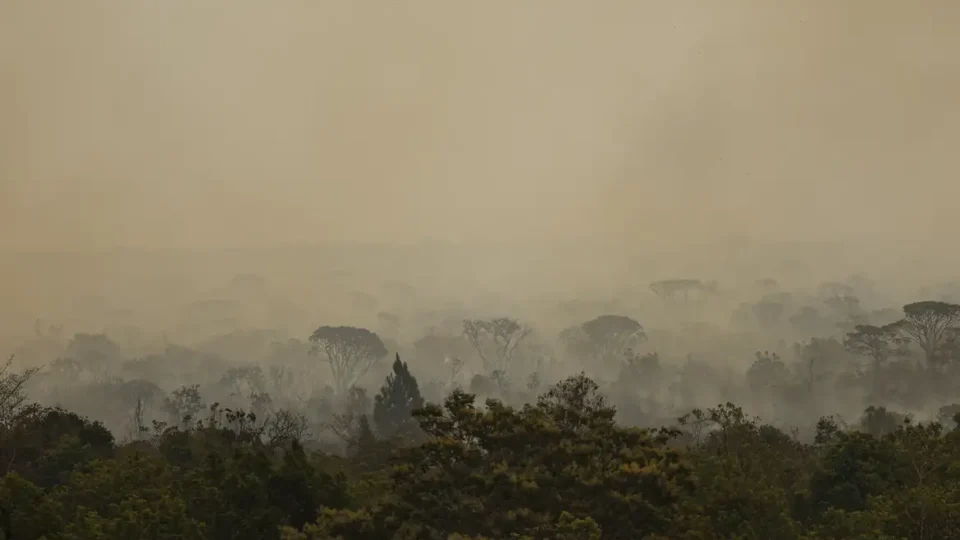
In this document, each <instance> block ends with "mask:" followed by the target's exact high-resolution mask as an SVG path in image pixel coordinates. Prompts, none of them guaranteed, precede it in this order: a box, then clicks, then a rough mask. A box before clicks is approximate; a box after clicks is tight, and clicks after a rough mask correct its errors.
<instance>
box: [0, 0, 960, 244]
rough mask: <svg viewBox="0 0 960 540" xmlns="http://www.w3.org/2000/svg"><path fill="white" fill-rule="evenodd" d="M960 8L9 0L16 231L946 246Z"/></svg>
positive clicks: (1, 191)
mask: <svg viewBox="0 0 960 540" xmlns="http://www.w3.org/2000/svg"><path fill="white" fill-rule="evenodd" d="M958 21H960V4H958V3H957V2H953V1H949V0H943V1H938V0H924V1H916V2H902V1H896V0H847V1H844V2H836V1H830V0H803V1H801V0H784V1H781V2H769V1H762V0H730V1H726V2H715V1H710V0H702V1H692V0H687V1H684V0H664V1H656V2H654V1H642V0H607V1H605V2H584V1H580V0H551V1H546V0H531V1H528V2H506V1H493V2H467V1H449V0H444V1H441V0H418V1H416V2H378V1H372V0H368V1H356V0H351V1H348V0H326V1H322V2H316V1H307V0H287V1H284V2H262V1H254V0H233V1H229V2H228V1H225V0H211V1H206V2H195V1H188V0H170V1H164V2H157V1H147V0H136V1H135V0H131V1H126V2H115V1H98V0H89V1H84V2H36V1H33V0H7V1H4V2H2V3H0V119H2V122H0V216H2V217H0V220H2V223H0V246H2V247H3V249H4V250H5V251H6V252H8V253H9V252H12V251H15V250H28V249H29V250H54V251H56V250H88V249H91V250H92V249H112V248H117V247H127V248H143V249H170V248H199V249H204V248H219V247H234V246H266V245H274V244H282V243H324V242H387V243H407V242H417V241H420V240H422V239H424V238H433V239H443V240H451V241H465V242H470V241H492V242H501V241H508V240H522V241H530V242H541V243H543V244H544V245H549V244H550V243H551V242H556V241H560V240H564V241H570V240H571V239H572V240H574V241H580V242H584V243H590V244H603V245H608V244H609V245H610V246H612V247H611V250H634V251H637V252H642V251H643V250H645V249H647V248H648V247H651V246H658V247H662V246H666V245H694V244H696V245H700V244H717V245H724V243H725V242H731V241H738V240H740V239H744V238H749V239H755V240H760V241H766V242H780V241H823V240H844V241H854V240H856V241H869V242H874V243H876V244H877V245H878V246H881V248H878V249H887V250H893V251H898V250H899V251H902V250H903V249H905V246H909V248H910V249H923V250H931V249H942V246H944V245H947V244H949V243H950V242H952V241H954V234H953V230H954V229H955V219H954V215H955V212H954V209H955V208H956V206H957V201H958V195H960V187H958V186H960V184H958V183H957V166H956V157H955V150H956V146H957V143H958V142H960V137H958V126H960V107H958V106H957V102H956V99H957V98H956V96H957V95H960V63H958V62H957V61H956V58H955V56H956V55H955V52H956V51H957V50H960V33H957V32H956V26H957V22H958ZM891 244H892V245H891Z"/></svg>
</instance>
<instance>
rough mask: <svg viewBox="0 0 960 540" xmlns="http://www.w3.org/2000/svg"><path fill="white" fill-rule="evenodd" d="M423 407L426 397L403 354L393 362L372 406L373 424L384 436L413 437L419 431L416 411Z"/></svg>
mask: <svg viewBox="0 0 960 540" xmlns="http://www.w3.org/2000/svg"><path fill="white" fill-rule="evenodd" d="M421 407H423V398H422V397H421V396H420V388H419V386H418V385H417V379H416V378H414V376H413V375H412V374H411V373H410V369H409V368H408V367H407V364H406V363H405V362H401V361H400V355H399V354H397V359H396V360H395V361H394V362H393V373H391V374H390V375H387V380H386V382H385V383H384V385H383V386H382V387H381V388H380V393H379V394H377V396H376V398H375V400H374V406H373V423H374V425H375V426H376V428H377V433H378V434H379V435H380V436H381V437H385V438H393V437H410V436H413V435H415V434H416V433H418V431H419V426H418V425H417V421H416V420H415V419H414V418H413V415H412V413H413V411H414V410H416V409H419V408H421Z"/></svg>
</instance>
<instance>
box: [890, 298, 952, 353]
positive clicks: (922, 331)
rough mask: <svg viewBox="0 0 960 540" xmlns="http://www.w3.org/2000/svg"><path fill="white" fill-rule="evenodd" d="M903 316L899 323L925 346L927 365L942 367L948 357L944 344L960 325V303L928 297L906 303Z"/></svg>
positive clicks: (908, 337) (922, 346)
mask: <svg viewBox="0 0 960 540" xmlns="http://www.w3.org/2000/svg"><path fill="white" fill-rule="evenodd" d="M903 315H904V317H903V319H902V320H901V321H900V322H899V323H897V325H898V327H899V328H900V330H901V331H902V332H903V335H904V337H905V338H906V339H907V340H908V341H911V342H913V343H916V344H917V345H919V346H920V348H921V349H923V354H924V356H925V358H926V361H927V367H931V368H939V367H941V366H942V364H943V361H944V359H943V358H942V356H940V355H938V354H937V353H938V352H939V349H940V346H941V345H942V344H943V342H944V340H945V339H946V338H947V337H948V336H949V334H950V333H951V332H954V331H955V329H956V327H957V326H958V325H960V305H957V304H950V303H947V302H936V301H933V300H927V301H923V302H914V303H912V304H907V305H905V306H903Z"/></svg>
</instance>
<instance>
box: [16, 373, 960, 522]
mask: <svg viewBox="0 0 960 540" xmlns="http://www.w3.org/2000/svg"><path fill="white" fill-rule="evenodd" d="M394 369H395V373H394V374H392V375H391V376H390V377H389V379H388V381H387V384H385V385H384V388H383V390H382V391H381V394H380V396H378V400H377V403H378V404H379V405H378V407H379V409H378V410H380V413H377V414H378V418H381V420H378V422H377V423H378V425H381V426H383V425H392V426H395V427H400V426H404V425H405V424H403V423H402V422H401V423H400V424H397V418H398V416H397V414H398V413H396V410H397V408H395V407H394V408H391V407H387V406H386V405H385V404H386V403H387V402H390V401H393V402H395V403H397V404H400V405H401V406H402V405H405V404H408V403H410V402H411V400H413V401H415V400H418V399H419V396H418V395H416V381H415V379H413V377H412V375H411V374H410V373H409V371H408V370H407V369H406V366H405V365H404V364H403V363H402V362H400V361H399V359H398V360H397V362H396V364H395V366H394ZM401 380H405V382H402V383H401V382H400V381H401ZM401 387H402V388H401ZM401 408H402V407H401ZM615 415H616V411H615V409H614V408H613V407H612V406H610V405H609V404H608V402H607V400H606V398H605V397H604V396H603V395H602V394H601V393H600V392H599V389H598V387H597V386H596V384H595V383H594V382H593V381H592V380H590V379H589V378H587V377H586V376H584V375H579V376H576V377H571V378H568V379H566V380H564V381H562V382H560V383H559V384H557V385H555V386H554V387H552V388H551V389H549V390H548V391H547V392H545V393H543V394H542V395H541V396H540V397H539V398H538V399H537V400H536V401H535V402H534V403H530V404H527V405H524V406H522V407H520V408H515V407H511V406H508V405H505V404H504V403H502V402H500V401H498V400H494V399H490V400H487V402H486V403H485V404H482V405H481V404H478V403H476V400H475V397H474V396H473V395H471V394H468V393H465V392H463V391H459V390H456V391H454V392H452V393H451V394H450V395H449V396H448V397H447V398H446V400H445V401H444V402H443V403H440V404H426V405H425V406H423V407H422V408H419V409H416V410H415V411H413V413H412V416H413V418H414V419H415V420H416V422H417V423H418V424H419V426H420V427H419V429H420V438H419V440H418V441H413V440H411V439H409V438H398V437H391V438H390V439H382V438H380V439H378V438H377V437H375V436H374V434H373V433H372V431H371V430H370V427H369V423H368V422H367V421H366V417H365V416H364V417H362V422H360V423H359V426H360V428H359V429H360V430H361V431H363V432H364V433H361V434H359V436H358V438H357V440H356V447H355V449H354V451H353V452H352V453H351V455H350V457H348V458H339V457H335V456H331V455H329V454H325V453H323V452H321V451H311V450H307V449H305V448H304V445H303V444H301V442H300V441H299V440H298V439H297V437H296V436H295V435H291V436H289V437H286V438H279V439H278V438H276V437H267V436H266V432H265V431H263V430H258V429H256V428H255V426H257V425H258V424H257V421H256V418H255V415H253V414H252V413H247V412H244V411H234V410H229V409H224V410H221V409H219V408H218V406H217V405H213V406H211V407H209V410H208V412H207V414H206V417H204V418H201V419H199V420H195V421H191V422H189V423H188V424H187V425H186V426H183V427H181V426H173V427H167V426H164V425H163V424H157V425H155V426H154V428H153V429H152V430H150V432H149V433H147V434H146V436H145V437H143V438H141V439H140V440H138V441H134V442H128V443H124V444H118V443H117V442H116V441H115V440H114V438H113V436H112V435H111V433H110V432H109V431H108V430H106V429H105V428H104V427H103V426H102V425H100V424H98V423H96V422H91V421H90V420H87V419H85V418H82V417H79V416H77V415H75V414H73V413H70V412H67V411H64V410H61V409H56V408H42V407H39V406H25V407H22V408H21V409H19V410H18V411H17V412H16V414H15V415H14V416H13V417H11V418H9V419H8V420H7V421H6V422H5V423H4V425H3V428H2V432H0V435H2V445H0V448H2V449H0V458H2V462H3V464H4V466H5V474H4V475H3V477H2V478H0V538H4V539H13V538H46V539H49V540H53V539H96V538H104V539H107V538H110V539H113V538H157V539H160V538H197V539H200V538H216V539H221V538H223V539H227V538H230V539H237V538H251V539H252V538H284V539H291V540H292V539H335V538H342V539H344V540H346V539H351V540H352V539H361V540H362V539H381V538H387V539H389V538H409V539H414V538H423V539H444V540H445V539H453V538H459V539H468V538H470V539H478V538H490V539H500V538H516V539H599V538H616V539H620V538H622V539H628V538H629V539H634V538H648V539H668V538H669V539H675V538H680V539H714V538H715V539H720V538H738V539H769V538H778V539H791V538H795V539H807V540H813V539H840V538H860V539H878V538H879V539H911V540H912V539H917V540H919V539H943V538H958V537H960V431H950V432H944V428H943V427H942V426H941V425H940V424H937V423H931V424H915V423H912V422H910V421H909V420H903V419H899V418H897V417H895V416H894V415H893V414H892V413H889V412H887V411H886V410H884V409H882V408H879V409H877V408H871V409H870V410H868V411H867V413H866V414H865V416H864V421H863V422H862V426H863V430H864V431H856V430H844V429H841V428H840V427H839V426H838V425H837V424H836V423H835V422H834V421H832V420H831V419H829V418H824V419H822V420H821V421H820V423H819V424H818V426H817V433H816V438H815V440H814V441H813V442H812V443H810V444H805V443H802V442H800V441H798V440H797V439H796V438H795V437H793V436H791V435H789V434H786V433H784V432H782V431H780V430H778V429H777V428H774V427H772V426H769V425H764V424H762V423H760V422H759V421H758V420H756V419H752V418H750V417H748V416H746V415H745V414H744V412H743V411H742V410H741V409H740V408H738V407H736V406H734V405H732V404H724V405H720V406H718V407H715V408H710V409H707V410H695V411H693V412H691V413H690V414H688V415H686V416H684V417H683V418H681V419H680V422H679V427H680V429H659V430H649V429H639V428H633V427H625V426H622V425H619V424H618V423H617V422H616V421H615ZM403 429H407V428H406V427H404V428H403Z"/></svg>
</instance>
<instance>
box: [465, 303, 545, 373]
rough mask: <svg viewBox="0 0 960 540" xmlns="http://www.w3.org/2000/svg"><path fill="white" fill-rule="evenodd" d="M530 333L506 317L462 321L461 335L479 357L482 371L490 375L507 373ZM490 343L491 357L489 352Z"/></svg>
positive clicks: (524, 327) (528, 329)
mask: <svg viewBox="0 0 960 540" xmlns="http://www.w3.org/2000/svg"><path fill="white" fill-rule="evenodd" d="M530 331H531V330H530V327H528V326H525V325H523V324H520V323H519V322H517V321H516V320H515V319H511V318H508V317H499V318H496V319H490V320H479V319H477V320H465V321H463V335H464V336H465V337H466V338H467V341H469V342H470V344H471V345H473V348H474V349H476V351H477V354H478V355H480V360H482V361H483V367H484V369H486V370H487V371H488V372H491V373H492V372H494V371H500V372H501V373H503V374H507V373H509V371H510V364H511V363H512V362H513V355H514V353H515V352H516V350H517V347H518V346H519V345H520V343H521V342H522V341H523V340H524V339H525V338H526V337H527V336H528V335H530ZM491 342H492V346H493V354H492V355H491V354H490V350H489V348H490V343H491Z"/></svg>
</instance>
